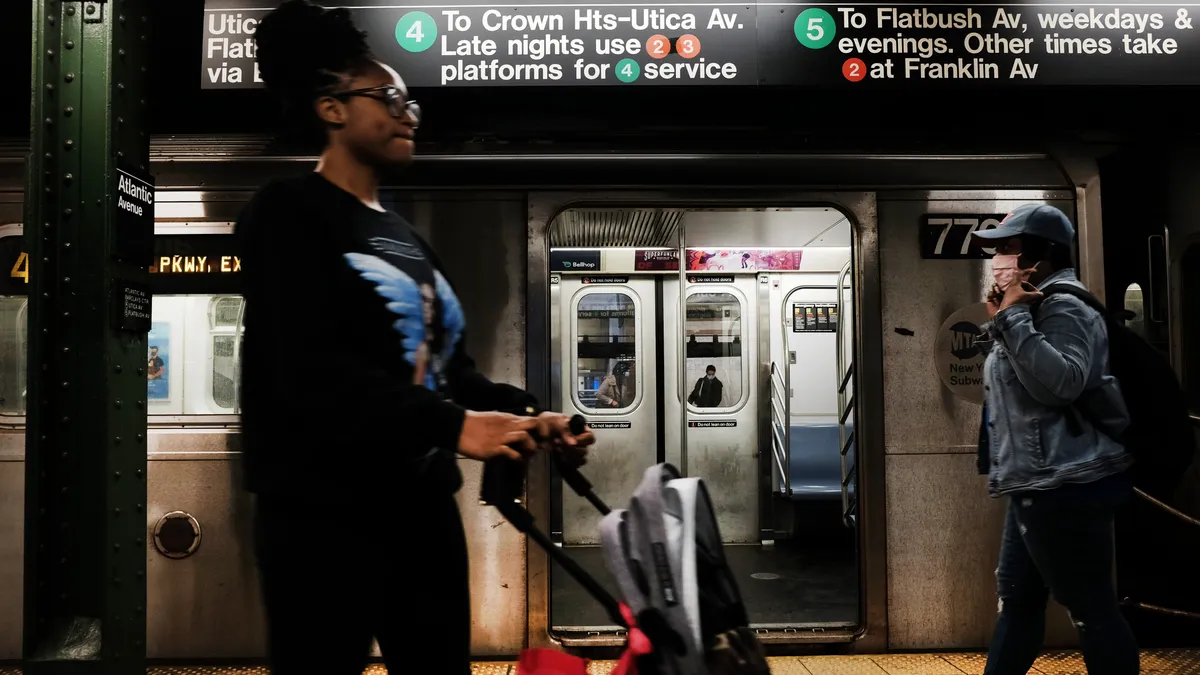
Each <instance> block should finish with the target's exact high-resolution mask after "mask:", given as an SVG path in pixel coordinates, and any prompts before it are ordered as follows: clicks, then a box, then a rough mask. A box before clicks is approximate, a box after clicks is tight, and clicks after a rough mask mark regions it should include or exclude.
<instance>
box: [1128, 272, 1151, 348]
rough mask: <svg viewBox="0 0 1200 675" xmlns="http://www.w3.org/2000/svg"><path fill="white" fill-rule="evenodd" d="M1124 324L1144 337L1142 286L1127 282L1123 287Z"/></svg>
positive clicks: (1144, 310) (1144, 318)
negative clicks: (1126, 285) (1127, 285)
mask: <svg viewBox="0 0 1200 675" xmlns="http://www.w3.org/2000/svg"><path fill="white" fill-rule="evenodd" d="M1124 304H1125V312H1126V314H1125V317H1126V318H1125V325H1126V326H1128V327H1129V330H1131V331H1133V332H1135V333H1137V334H1138V335H1140V336H1142V338H1143V339H1146V306H1145V303H1144V302H1143V300H1142V287H1141V286H1140V285H1139V284H1129V288H1126V289H1125V303H1124Z"/></svg>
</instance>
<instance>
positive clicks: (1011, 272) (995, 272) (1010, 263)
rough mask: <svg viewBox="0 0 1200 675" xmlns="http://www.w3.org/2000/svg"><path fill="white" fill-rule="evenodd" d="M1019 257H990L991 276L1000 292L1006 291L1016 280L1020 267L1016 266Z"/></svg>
mask: <svg viewBox="0 0 1200 675" xmlns="http://www.w3.org/2000/svg"><path fill="white" fill-rule="evenodd" d="M1020 257H1021V256H1019V255H997V256H993V257H992V276H993V277H995V279H996V285H997V286H999V287H1000V290H1001V291H1006V290H1008V287H1009V286H1011V285H1012V284H1013V282H1014V281H1016V280H1017V275H1018V273H1019V272H1020V267H1019V266H1018V264H1017V261H1018V259H1019V258H1020Z"/></svg>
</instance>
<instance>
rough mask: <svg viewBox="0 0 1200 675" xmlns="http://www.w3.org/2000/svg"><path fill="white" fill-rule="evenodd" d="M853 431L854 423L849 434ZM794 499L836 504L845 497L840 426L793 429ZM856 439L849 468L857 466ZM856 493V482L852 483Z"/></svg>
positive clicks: (798, 426) (851, 449) (794, 427)
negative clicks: (843, 493)
mask: <svg viewBox="0 0 1200 675" xmlns="http://www.w3.org/2000/svg"><path fill="white" fill-rule="evenodd" d="M853 431H854V425H853V423H851V424H847V425H846V433H847V434H851V433H853ZM790 435H791V438H790V442H791V457H790V464H791V484H792V485H791V488H792V494H791V498H792V499H793V500H797V501H835V500H840V499H841V498H842V459H841V455H840V454H839V453H838V443H839V440H838V425H836V424H802V423H800V424H797V423H793V424H792V428H791V434H790ZM855 441H857V439H852V440H851V443H850V450H849V452H847V453H846V454H847V466H849V467H853V466H854V451H855V446H856V442H855ZM850 488H851V493H852V494H853V492H854V490H853V488H854V482H853V481H852V482H851V483H850Z"/></svg>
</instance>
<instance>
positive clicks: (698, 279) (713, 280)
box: [687, 274, 733, 284]
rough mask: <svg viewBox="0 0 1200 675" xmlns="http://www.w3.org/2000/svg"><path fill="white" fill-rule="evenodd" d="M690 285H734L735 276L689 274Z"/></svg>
mask: <svg viewBox="0 0 1200 675" xmlns="http://www.w3.org/2000/svg"><path fill="white" fill-rule="evenodd" d="M687 280H688V283H689V284H732V283H733V275H731V274H709V275H705V274H689V275H688V278H687Z"/></svg>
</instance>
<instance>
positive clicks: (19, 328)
mask: <svg viewBox="0 0 1200 675" xmlns="http://www.w3.org/2000/svg"><path fill="white" fill-rule="evenodd" d="M28 319H29V301H28V300H27V299H25V298H23V297H7V298H0V344H3V345H5V347H6V348H5V349H4V350H3V351H0V416H13V417H21V416H23V415H25V391H26V389H25V378H26V372H25V363H26V358H27V355H28V351H27V350H28V346H29V340H28V338H29V335H28V326H29V324H28Z"/></svg>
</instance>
